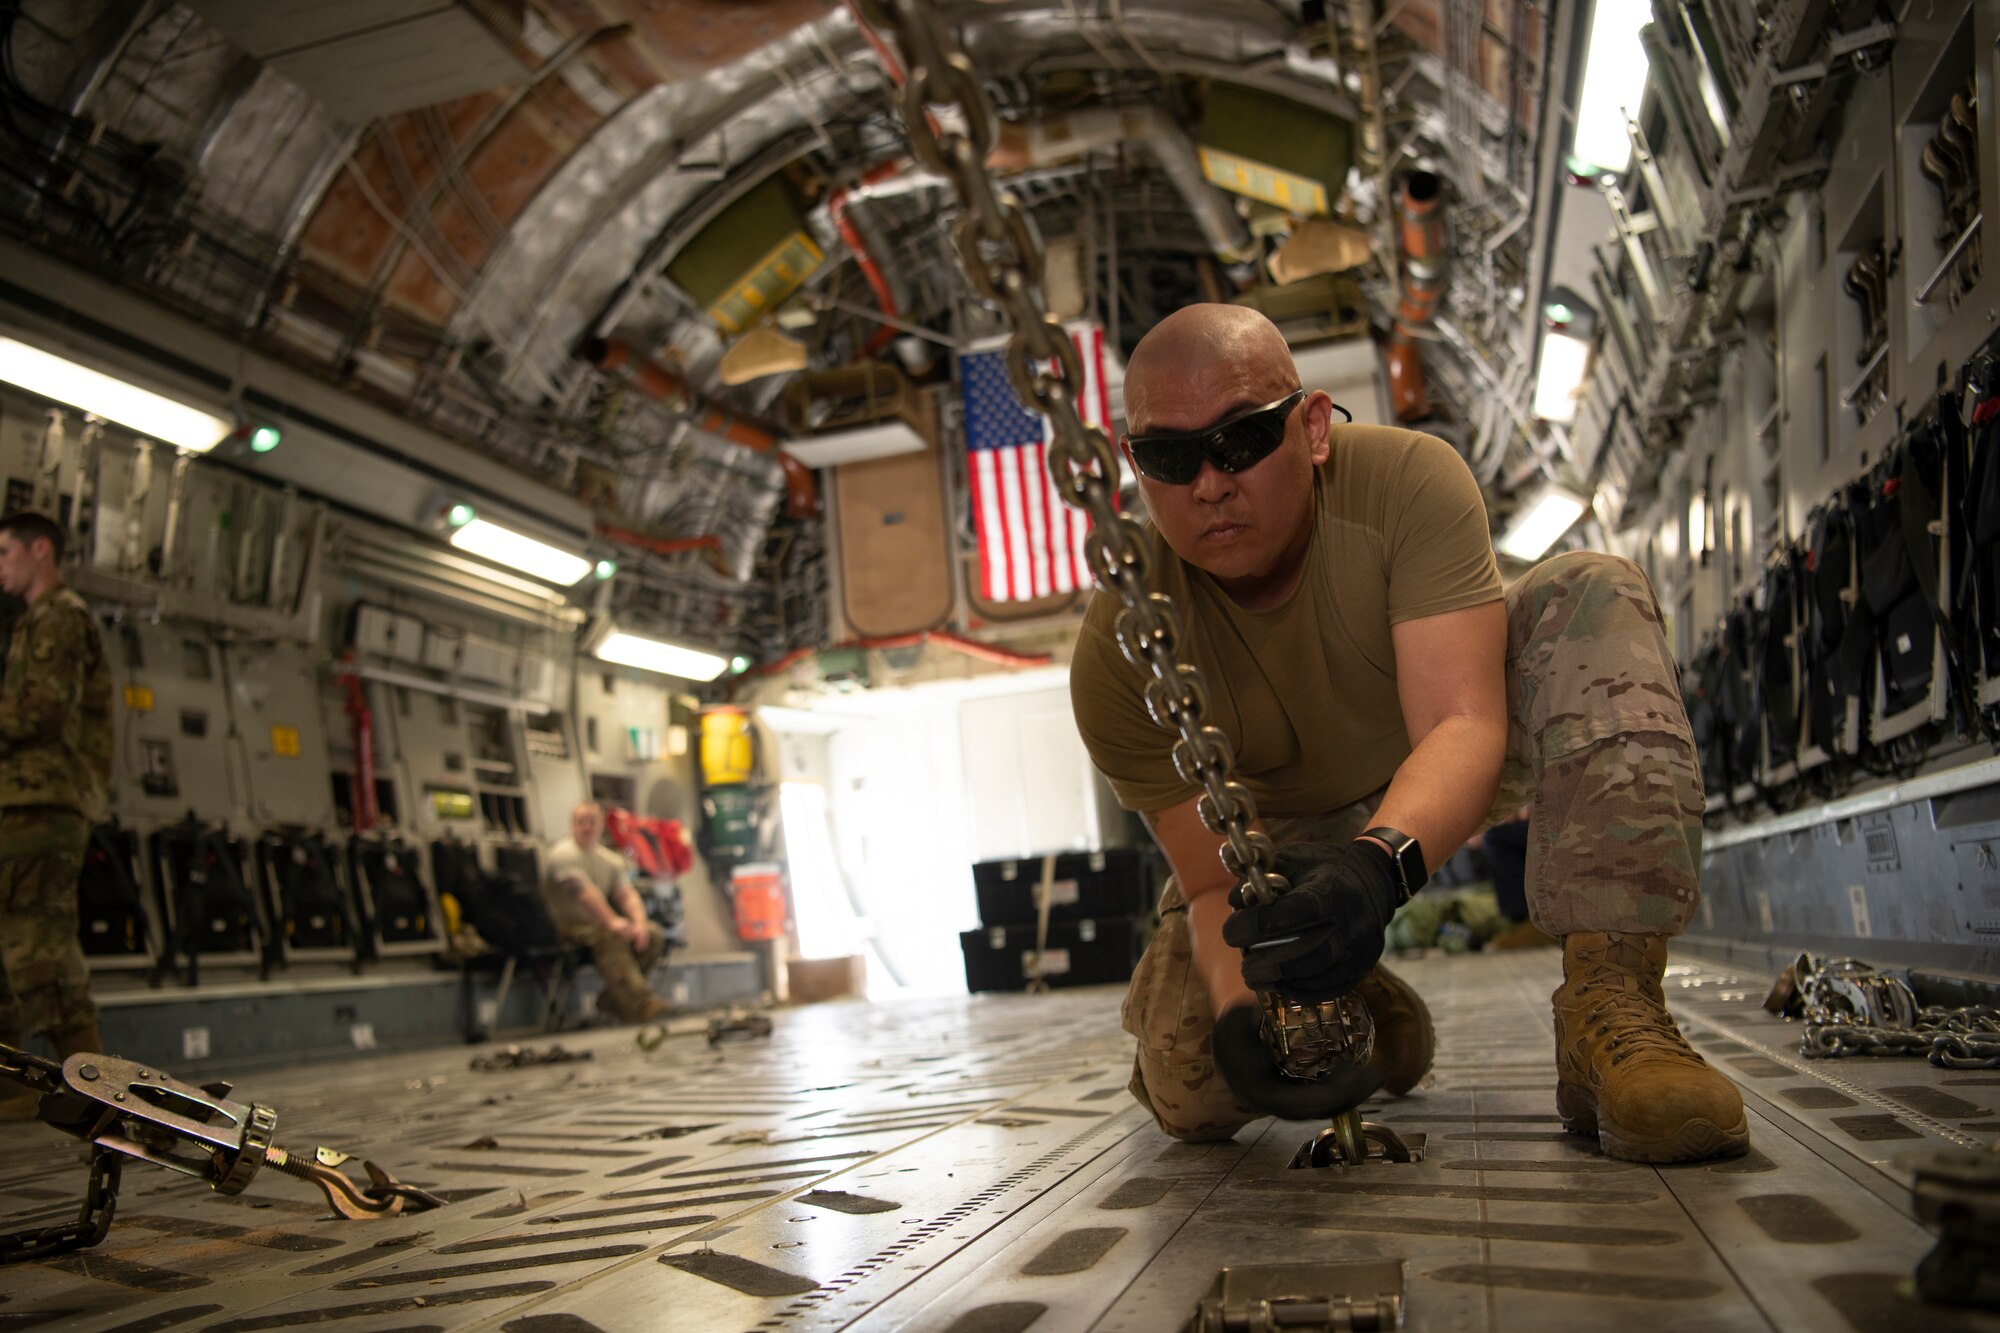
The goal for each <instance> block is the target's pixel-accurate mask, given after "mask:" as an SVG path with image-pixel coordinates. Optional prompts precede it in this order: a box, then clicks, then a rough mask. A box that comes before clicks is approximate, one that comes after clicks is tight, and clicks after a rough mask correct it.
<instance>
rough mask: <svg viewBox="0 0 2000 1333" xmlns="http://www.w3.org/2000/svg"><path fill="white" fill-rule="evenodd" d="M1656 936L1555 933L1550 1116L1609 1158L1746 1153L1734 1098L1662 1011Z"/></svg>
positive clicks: (1745, 1128)
mask: <svg viewBox="0 0 2000 1333" xmlns="http://www.w3.org/2000/svg"><path fill="white" fill-rule="evenodd" d="M1666 965H1667V937H1666V936H1664V935H1619V934H1581V933H1579V934H1574V935H1565V936H1563V984H1562V985H1561V986H1559V987H1557V988H1556V993H1555V997H1554V998H1555V1006H1556V1112H1557V1114H1559V1115H1560V1116H1561V1117H1562V1121H1563V1127H1564V1128H1565V1129H1567V1130H1569V1132H1570V1133H1572V1134H1584V1135H1595V1136H1596V1137H1597V1140H1598V1142H1599V1143H1600V1144H1601V1145H1602V1146H1603V1149H1604V1152H1605V1154H1606V1155H1607V1156H1610V1157H1619V1158H1623V1159H1625V1160H1626V1161H1630V1162H1695V1161H1700V1160H1702V1159H1704V1158H1709V1157H1734V1156H1737V1155H1739V1154H1741V1153H1743V1152H1745V1151H1747V1150H1748V1149H1749V1147H1750V1129H1749V1125H1748V1123H1747V1122H1746V1121H1745V1119H1744V1116H1743V1097H1742V1094H1741V1093H1739V1092H1737V1090H1736V1085H1735V1084H1733V1083H1731V1082H1730V1081H1729V1080H1728V1079H1727V1078H1725V1077H1724V1076H1723V1075H1721V1074H1718V1073H1716V1072H1715V1071H1714V1070H1713V1069H1710V1068H1709V1067H1708V1065H1707V1064H1706V1063H1704V1062H1703V1060H1702V1058H1701V1057H1700V1056H1699V1055H1696V1054H1695V1053H1694V1051H1693V1050H1692V1049H1691V1048H1690V1047H1689V1046H1688V1044H1687V1040H1686V1039H1685V1038H1684V1037H1682V1036H1681V1033H1680V1029H1679V1028H1677V1027H1675V1026H1674V1020H1673V1018H1672V1017H1671V1016H1670V1015H1669V1014H1668V1013H1667V1005H1666V997H1665V996H1664V995H1663V994H1662V992H1661V989H1660V978H1661V977H1662V975H1663V974H1664V972H1665V970H1666Z"/></svg>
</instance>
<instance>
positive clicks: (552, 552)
mask: <svg viewBox="0 0 2000 1333" xmlns="http://www.w3.org/2000/svg"><path fill="white" fill-rule="evenodd" d="M451 544H452V545H453V546H456V547H457V548H458V549H459V550H461V551H469V552H471V553H472V554H473V555H477V556H483V557H485V558H486V559H488V560H491V561H492V562H493V563H494V564H496V565H505V566H507V568H509V569H518V570H520V571H521V572H522V573H523V574H529V575H532V576H534V577H535V578H538V579H544V580H546V581H547V582H550V583H554V584H559V585H561V586H562V587H565V588H567V587H568V586H570V585H571V584H572V583H575V582H576V581H577V580H578V579H580V578H582V577H583V576H584V575H585V574H588V573H589V572H590V571H591V563H590V561H588V560H585V559H584V558H583V557H582V556H580V555H577V554H575V553H573V552H570V551H565V550H563V549H562V548H561V547H559V546H551V545H549V544H548V543H547V542H544V541H536V540H535V539H534V538H533V537H529V536H527V535H525V534H523V533H519V532H516V531H514V530H513V529H512V528H503V527H501V526H500V525H499V524H498V523H489V522H488V521H487V520H485V519H483V518H475V519H472V520H470V521H469V522H467V523H466V525H465V526H464V527H462V528H457V529H455V530H454V531H453V532H452V534H451Z"/></svg>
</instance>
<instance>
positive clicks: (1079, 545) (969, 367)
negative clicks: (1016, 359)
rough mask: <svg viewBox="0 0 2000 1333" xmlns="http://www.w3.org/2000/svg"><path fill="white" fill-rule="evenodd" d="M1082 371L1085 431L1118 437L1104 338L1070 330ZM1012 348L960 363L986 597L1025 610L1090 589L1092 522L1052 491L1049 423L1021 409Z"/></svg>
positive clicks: (1092, 328)
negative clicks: (1011, 370) (1010, 366)
mask: <svg viewBox="0 0 2000 1333" xmlns="http://www.w3.org/2000/svg"><path fill="white" fill-rule="evenodd" d="M1069 335H1070V341H1072V342H1074V343H1075V344H1076V350H1077V354H1078V357H1079V359H1080V360H1081V361H1082V363H1083V379H1084V383H1083V390H1082V392H1081V393H1080V394H1079V395H1078V402H1077V408H1078V410H1079V412H1080V413H1081V414H1082V416H1083V419H1084V422H1085V423H1086V424H1088V425H1093V426H1097V427H1099V428H1101V429H1103V430H1107V431H1108V430H1110V429H1111V394H1110V391H1109V390H1108V389H1107V388H1106V387H1105V383H1104V331H1103V330H1102V329H1100V328H1098V327H1097V326H1096V325H1095V324H1077V325H1072V326H1071V327H1070V330H1069ZM1006 355H1007V351H1006V348H1005V347H1004V346H996V347H992V348H987V349H982V350H980V351H975V352H968V353H967V354H966V355H964V356H962V357H960V358H959V362H958V372H959V390H960V392H961V393H962V394H963V395H964V397H965V442H966V447H967V449H968V450H969V451H970V453H971V464H972V468H971V470H972V517H973V524H974V526H975V527H976V528H977V530H978V533H979V568H980V596H981V597H983V598H984V599H985V600H987V601H989V602H1024V601H1028V600H1030V599H1032V598H1036V597H1048V596H1051V595H1052V594H1055V593H1063V592H1075V591H1076V590H1077V589H1079V588H1085V587H1088V586H1090V566H1089V565H1088V564H1086V563H1085V562H1084V554H1083V538H1084V534H1085V533H1086V532H1088V531H1089V530H1090V518H1089V516H1088V515H1087V514H1085V513H1084V512H1083V511H1082V510H1079V509H1072V508H1070V507H1069V506H1068V505H1066V504H1064V503H1063V501H1062V497H1061V496H1059V495H1058V494H1057V493H1056V490H1055V487H1054V486H1052V485H1050V483H1049V475H1048V445H1049V441H1050V439H1051V434H1050V428H1049V421H1048V418H1047V417H1044V416H1042V415H1041V414H1040V413H1039V412H1034V411H1030V410H1029V409H1028V408H1026V407H1023V406H1022V405H1021V400H1020V399H1019V398H1018V397H1016V396H1015V394H1014V386H1013V384H1012V383H1011V382H1010V381H1009V380H1008V378H1007V363H1006Z"/></svg>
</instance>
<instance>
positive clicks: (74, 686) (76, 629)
mask: <svg viewBox="0 0 2000 1333" xmlns="http://www.w3.org/2000/svg"><path fill="white" fill-rule="evenodd" d="M89 629H90V623H89V621H88V620H85V619H83V618H81V617H78V616H72V615H63V614H56V615H45V616H34V617H31V618H30V623H28V624H26V625H23V626H20V627H19V632H20V633H23V634H25V635H26V638H24V639H23V640H22V642H21V643H20V644H19V645H18V647H17V649H16V651H18V652H20V653H22V654H23V658H24V663H23V664H24V665H25V667H26V671H25V672H24V674H23V679H22V685H21V692H20V693H19V694H17V695H15V696H13V697H12V698H8V699H0V741H12V742H15V743H17V744H18V743H21V742H26V741H51V740H56V739H59V738H60V737H61V736H62V733H63V722H64V720H65V719H66V718H68V717H69V715H70V714H71V713H72V712H73V711H75V709H76V708H77V706H78V705H79V703H80V702H81V700H82V698H83V687H84V678H85V675H86V673H87V671H88V668H89V656H90V654H89V642H88V640H87V639H86V638H85V637H84V636H85V634H86V633H87V632H88V631H89Z"/></svg>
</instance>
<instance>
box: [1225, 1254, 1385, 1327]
mask: <svg viewBox="0 0 2000 1333" xmlns="http://www.w3.org/2000/svg"><path fill="white" fill-rule="evenodd" d="M1403 1273H1404V1264H1403V1261H1402V1260H1401V1259H1365V1260H1355V1261H1351V1262H1345V1263H1335V1264H1240V1265H1237V1266H1235V1267H1232V1268H1225V1269H1223V1270H1222V1271H1221V1272H1220V1273H1217V1274H1216V1275H1215V1285H1214V1286H1212V1287H1210V1288H1209V1289H1208V1294H1207V1295H1205V1296H1203V1297H1202V1298H1201V1301H1200V1302H1199V1303H1198V1304H1197V1305H1196V1306H1195V1311H1194V1318H1193V1319H1192V1320H1190V1321H1189V1322H1188V1325H1187V1330H1186V1333H1268V1331H1271V1330H1279V1329H1282V1330H1285V1333H1336V1331H1338V1333H1350V1331H1352V1333H1378V1331H1379V1330H1387V1329H1398V1328H1401V1327H1402V1326H1403Z"/></svg>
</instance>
